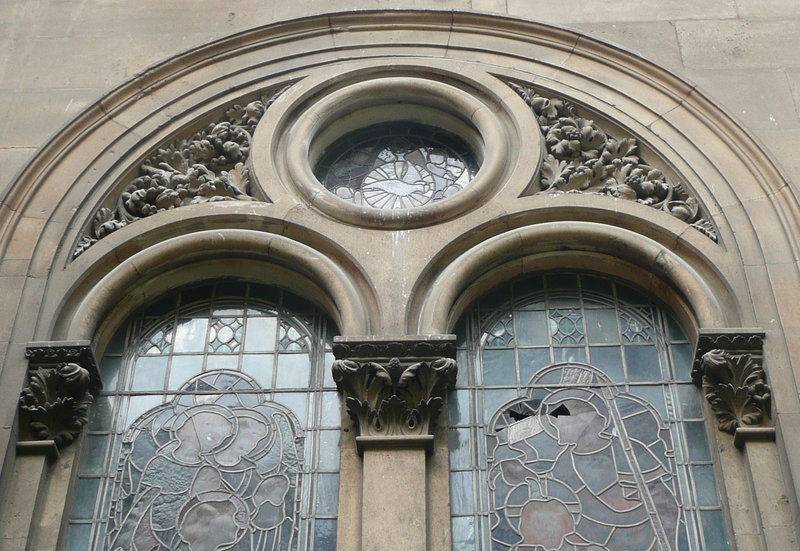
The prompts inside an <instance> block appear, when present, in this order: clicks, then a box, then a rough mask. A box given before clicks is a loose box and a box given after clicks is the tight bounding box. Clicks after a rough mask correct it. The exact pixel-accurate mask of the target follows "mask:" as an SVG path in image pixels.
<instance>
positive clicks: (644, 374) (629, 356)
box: [625, 345, 662, 381]
mask: <svg viewBox="0 0 800 551" xmlns="http://www.w3.org/2000/svg"><path fill="white" fill-rule="evenodd" d="M625 364H626V365H627V367H628V379H629V380H630V381H660V380H661V378H662V376H661V364H660V362H659V358H658V351H657V350H656V347H655V346H646V345H645V346H626V347H625Z"/></svg>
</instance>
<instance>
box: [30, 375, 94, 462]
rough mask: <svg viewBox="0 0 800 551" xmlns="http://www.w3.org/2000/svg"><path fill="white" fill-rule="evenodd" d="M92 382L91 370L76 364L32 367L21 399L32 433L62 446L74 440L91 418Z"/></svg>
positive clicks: (38, 438)
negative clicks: (89, 411) (88, 413)
mask: <svg viewBox="0 0 800 551" xmlns="http://www.w3.org/2000/svg"><path fill="white" fill-rule="evenodd" d="M90 381H91V377H90V375H89V371H88V370H87V369H84V368H83V367H81V366H80V365H78V364H76V363H63V364H61V365H59V366H58V367H57V368H49V367H41V366H38V367H36V368H34V369H32V370H31V371H30V372H29V374H28V383H27V385H26V386H25V388H23V389H22V392H21V394H20V398H19V404H20V409H21V410H22V411H23V412H24V413H25V414H26V415H27V417H28V419H29V427H30V431H31V434H32V436H33V437H34V438H36V439H37V440H53V441H54V442H55V443H56V446H58V447H59V448H62V447H64V446H66V445H67V444H69V443H70V442H72V441H73V440H75V439H76V438H77V437H78V435H79V434H80V432H81V430H82V429H83V426H84V425H86V422H87V420H88V417H87V412H88V408H89V404H91V402H92V399H93V397H92V395H91V394H90V393H89V387H90Z"/></svg>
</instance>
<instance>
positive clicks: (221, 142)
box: [72, 86, 289, 258]
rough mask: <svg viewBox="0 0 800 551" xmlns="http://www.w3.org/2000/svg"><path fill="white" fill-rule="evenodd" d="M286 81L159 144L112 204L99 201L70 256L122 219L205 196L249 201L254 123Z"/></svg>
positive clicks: (127, 221)
mask: <svg viewBox="0 0 800 551" xmlns="http://www.w3.org/2000/svg"><path fill="white" fill-rule="evenodd" d="M287 88H289V86H284V87H282V88H276V89H273V90H272V91H270V92H268V93H266V94H264V95H262V96H261V97H260V98H259V99H257V100H254V101H251V102H249V103H247V104H245V105H240V104H236V105H233V106H232V107H231V108H229V109H228V110H227V111H225V114H224V116H223V117H222V118H221V119H220V120H218V121H217V122H214V123H210V124H208V125H207V126H206V127H205V128H203V129H202V130H200V131H199V132H196V133H194V134H193V135H191V136H189V137H187V138H180V139H177V140H175V141H173V142H172V143H170V144H167V145H166V146H165V147H162V148H159V149H157V150H156V151H155V153H153V154H152V155H151V156H150V157H149V158H148V159H147V160H146V161H144V162H143V163H142V164H141V165H140V166H139V174H140V176H138V177H136V178H134V179H133V180H131V181H130V182H129V183H128V185H127V186H126V187H125V189H124V191H123V192H122V193H121V194H120V196H119V197H118V199H117V202H116V206H115V207H113V208H109V207H102V208H100V209H99V210H98V211H97V212H96V213H95V215H94V217H93V219H92V222H91V224H90V225H89V228H88V231H87V232H86V233H85V234H84V235H83V236H82V237H81V239H80V241H79V242H78V244H77V246H76V247H75V250H74V251H73V253H72V257H73V258H77V257H78V256H79V255H80V254H81V253H83V252H84V251H85V250H86V249H88V248H89V247H91V246H92V245H93V244H95V243H96V242H97V241H98V240H100V239H102V238H104V237H105V236H107V235H108V234H110V233H113V232H115V231H117V230H118V229H120V228H123V227H125V226H126V225H128V224H130V223H131V222H134V221H136V220H139V219H141V218H145V217H147V216H152V215H153V214H156V213H158V212H161V211H165V210H170V209H174V208H177V207H181V206H185V205H191V204H195V203H206V202H211V201H255V200H256V199H254V198H253V197H251V196H250V174H249V170H248V169H247V167H246V166H245V163H246V161H247V159H248V157H249V155H250V141H251V138H252V135H253V132H254V131H255V128H256V125H257V124H258V122H259V121H260V120H261V117H262V116H263V115H264V113H265V112H266V110H267V109H268V108H269V106H270V105H271V104H272V103H273V102H274V101H275V100H276V99H277V98H278V96H280V95H281V94H282V93H283V92H284V91H285V90H286V89H287Z"/></svg>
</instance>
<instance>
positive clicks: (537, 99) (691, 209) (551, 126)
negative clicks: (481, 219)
mask: <svg viewBox="0 0 800 551" xmlns="http://www.w3.org/2000/svg"><path fill="white" fill-rule="evenodd" d="M508 85H509V86H510V87H511V88H512V89H513V90H514V91H515V92H517V94H519V95H520V97H522V99H524V100H525V102H526V103H527V104H528V105H529V106H530V108H531V110H532V111H533V112H534V114H535V115H536V117H537V119H538V121H539V125H540V126H541V129H542V133H543V135H544V141H545V149H546V151H545V154H544V162H543V164H542V170H541V173H540V179H539V182H538V190H537V193H550V194H558V193H596V194H599V195H608V196H611V197H616V198H618V199H625V200H628V201H636V202H637V203H640V204H643V205H647V206H649V207H652V208H655V209H658V210H661V211H664V212H667V213H669V214H671V215H672V216H674V217H676V218H678V219H680V220H683V221H684V222H686V223H687V224H690V225H691V226H692V227H694V228H696V229H697V230H699V231H700V232H702V233H704V234H705V235H707V236H708V237H710V238H711V239H713V240H714V241H717V233H716V230H715V229H714V226H713V224H712V223H711V221H710V220H709V219H708V217H707V214H706V213H704V212H703V209H702V208H701V207H700V205H699V204H698V202H697V199H695V198H694V197H692V195H691V194H690V193H689V191H688V190H686V189H685V188H684V186H683V185H682V184H681V183H680V182H674V181H671V180H669V179H668V178H667V177H666V176H665V175H664V174H663V173H662V172H661V171H660V170H658V169H657V168H654V167H652V166H650V165H648V164H647V163H645V162H644V161H643V160H642V159H641V158H640V156H639V151H638V149H639V145H638V143H637V141H636V138H633V137H625V138H617V137H612V136H610V135H609V134H607V133H606V132H605V131H604V130H603V129H602V128H600V127H599V126H598V125H597V124H595V122H594V121H592V120H590V119H587V118H584V117H583V116H582V115H581V114H580V113H579V111H578V108H577V107H576V106H575V105H573V104H571V103H570V102H568V101H566V100H563V99H559V98H548V97H544V96H542V95H540V94H539V93H538V92H537V91H536V90H535V89H533V88H532V87H530V86H527V85H524V84H519V83H516V82H509V83H508Z"/></svg>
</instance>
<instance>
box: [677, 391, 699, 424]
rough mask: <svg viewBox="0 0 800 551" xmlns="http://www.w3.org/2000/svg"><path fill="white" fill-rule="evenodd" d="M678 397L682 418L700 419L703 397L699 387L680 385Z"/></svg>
mask: <svg viewBox="0 0 800 551" xmlns="http://www.w3.org/2000/svg"><path fill="white" fill-rule="evenodd" d="M678 399H679V400H680V402H681V414H682V416H683V418H684V419H702V417H703V401H704V399H705V398H704V397H703V392H702V391H701V390H700V389H699V388H697V387H696V386H694V385H690V384H683V385H680V386H679V387H678Z"/></svg>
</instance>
